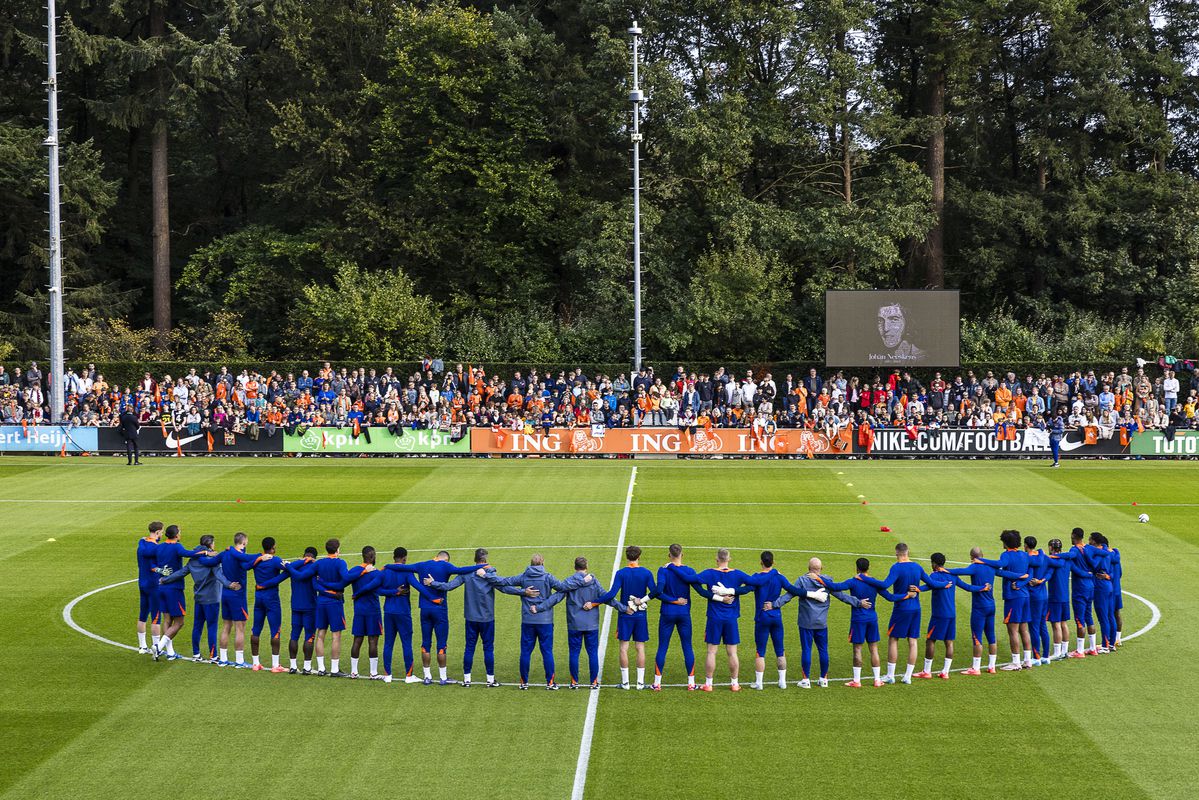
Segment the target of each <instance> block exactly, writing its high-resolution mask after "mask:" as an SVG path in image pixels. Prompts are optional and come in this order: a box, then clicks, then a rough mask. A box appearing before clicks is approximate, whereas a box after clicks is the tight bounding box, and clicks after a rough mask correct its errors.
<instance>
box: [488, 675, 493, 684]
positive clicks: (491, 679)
mask: <svg viewBox="0 0 1199 800" xmlns="http://www.w3.org/2000/svg"><path fill="white" fill-rule="evenodd" d="M487 682H488V683H495V676H494V675H488V676H487Z"/></svg>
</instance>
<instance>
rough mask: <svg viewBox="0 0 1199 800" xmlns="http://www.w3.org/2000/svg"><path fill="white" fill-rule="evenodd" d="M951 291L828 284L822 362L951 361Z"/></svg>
mask: <svg viewBox="0 0 1199 800" xmlns="http://www.w3.org/2000/svg"><path fill="white" fill-rule="evenodd" d="M958 311H959V298H958V293H957V292H955V291H907V290H899V289H896V290H830V291H828V292H826V293H825V363H826V364H828V365H829V366H838V367H901V368H902V367H956V366H957V365H958V355H959V354H958V344H959V338H960V330H959V329H960V325H961V320H960V317H959V313H958Z"/></svg>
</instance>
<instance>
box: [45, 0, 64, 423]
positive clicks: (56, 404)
mask: <svg viewBox="0 0 1199 800" xmlns="http://www.w3.org/2000/svg"><path fill="white" fill-rule="evenodd" d="M55 16H56V14H55V8H54V0H46V95H47V98H46V100H47V106H48V110H49V114H48V116H47V118H46V121H47V134H48V135H47V136H46V141H45V142H43V144H44V145H45V146H46V147H47V148H48V151H49V160H50V164H49V173H50V174H49V178H50V231H49V233H50V375H49V379H50V380H49V383H50V421H51V422H61V421H62V416H63V406H64V405H65V399H64V397H63V391H64V384H63V376H64V370H63V356H62V230H61V226H60V224H59V187H58V53H57V48H56V41H55V40H56V39H57V38H58V30H57V25H56V23H55Z"/></svg>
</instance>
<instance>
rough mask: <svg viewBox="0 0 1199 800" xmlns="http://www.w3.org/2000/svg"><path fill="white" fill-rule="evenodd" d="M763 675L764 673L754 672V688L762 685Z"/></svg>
mask: <svg viewBox="0 0 1199 800" xmlns="http://www.w3.org/2000/svg"><path fill="white" fill-rule="evenodd" d="M765 674H766V673H765V672H754V686H761V685H762V676H763V675H765Z"/></svg>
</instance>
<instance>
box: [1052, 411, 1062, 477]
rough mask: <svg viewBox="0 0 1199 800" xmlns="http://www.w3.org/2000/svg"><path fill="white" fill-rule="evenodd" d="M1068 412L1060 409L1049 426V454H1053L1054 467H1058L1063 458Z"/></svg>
mask: <svg viewBox="0 0 1199 800" xmlns="http://www.w3.org/2000/svg"><path fill="white" fill-rule="evenodd" d="M1065 415H1066V411H1065V409H1064V408H1062V409H1058V412H1057V415H1056V416H1055V417H1054V418H1053V422H1052V423H1050V426H1049V452H1050V453H1052V454H1053V466H1055V467H1056V466H1058V464H1059V462H1060V461H1061V457H1062V439H1064V438H1065V437H1066V418H1065Z"/></svg>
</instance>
